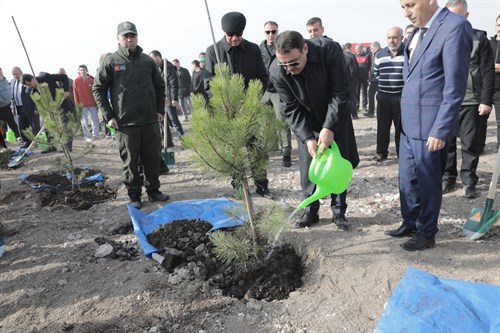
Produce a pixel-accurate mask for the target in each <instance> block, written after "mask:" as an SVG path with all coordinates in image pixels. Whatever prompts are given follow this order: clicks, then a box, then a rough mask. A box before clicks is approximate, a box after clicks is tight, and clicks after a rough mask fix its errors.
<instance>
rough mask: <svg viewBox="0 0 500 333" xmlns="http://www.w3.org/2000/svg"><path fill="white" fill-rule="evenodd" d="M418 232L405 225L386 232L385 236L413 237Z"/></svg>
mask: <svg viewBox="0 0 500 333" xmlns="http://www.w3.org/2000/svg"><path fill="white" fill-rule="evenodd" d="M416 232H417V229H416V228H412V227H409V226H407V225H405V224H403V225H401V226H400V227H399V228H397V229H393V230H386V231H384V234H386V235H389V236H392V237H411V236H413V235H414V234H415V233H416Z"/></svg>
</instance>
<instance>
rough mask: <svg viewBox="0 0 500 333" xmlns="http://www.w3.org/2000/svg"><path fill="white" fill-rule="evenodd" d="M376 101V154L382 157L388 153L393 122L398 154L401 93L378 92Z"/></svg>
mask: <svg viewBox="0 0 500 333" xmlns="http://www.w3.org/2000/svg"><path fill="white" fill-rule="evenodd" d="M377 101H378V103H377V154H380V155H382V156H384V157H387V155H389V143H390V141H391V125H392V124H393V123H394V127H395V129H396V133H395V135H394V142H395V144H396V154H397V155H398V156H399V138H400V136H401V130H400V127H399V122H400V119H401V95H394V96H393V95H390V94H385V93H381V92H379V93H378V95H377Z"/></svg>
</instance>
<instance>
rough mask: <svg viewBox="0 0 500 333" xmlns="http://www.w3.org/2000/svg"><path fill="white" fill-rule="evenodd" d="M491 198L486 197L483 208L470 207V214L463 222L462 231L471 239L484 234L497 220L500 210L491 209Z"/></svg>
mask: <svg viewBox="0 0 500 333" xmlns="http://www.w3.org/2000/svg"><path fill="white" fill-rule="evenodd" d="M492 206H493V200H492V199H487V200H486V205H485V208H484V209H483V208H472V211H471V215H470V217H469V218H468V219H467V221H466V222H465V224H464V228H463V232H464V235H465V236H467V237H468V238H469V239H471V240H476V239H479V238H481V237H482V236H484V234H486V233H487V232H488V230H490V228H491V227H492V226H493V224H494V223H495V222H496V221H497V219H498V217H499V216H500V211H499V210H495V209H492V208H491V207H492Z"/></svg>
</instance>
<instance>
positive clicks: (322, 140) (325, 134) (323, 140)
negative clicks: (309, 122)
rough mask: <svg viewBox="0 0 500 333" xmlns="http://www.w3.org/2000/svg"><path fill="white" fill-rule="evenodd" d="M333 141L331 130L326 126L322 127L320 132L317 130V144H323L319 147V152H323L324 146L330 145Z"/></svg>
mask: <svg viewBox="0 0 500 333" xmlns="http://www.w3.org/2000/svg"><path fill="white" fill-rule="evenodd" d="M332 142H333V131H332V130H330V129H328V128H323V129H322V130H321V132H319V137H318V144H323V147H322V149H321V154H323V153H324V152H325V150H326V148H328V147H330V145H331V144H332Z"/></svg>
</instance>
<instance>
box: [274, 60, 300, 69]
mask: <svg viewBox="0 0 500 333" xmlns="http://www.w3.org/2000/svg"><path fill="white" fill-rule="evenodd" d="M298 65H300V62H298V61H292V62H287V63H286V64H282V63H278V66H281V67H283V68H288V67H296V66H298Z"/></svg>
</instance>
